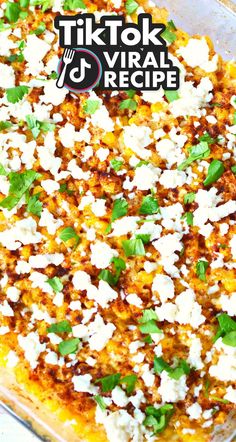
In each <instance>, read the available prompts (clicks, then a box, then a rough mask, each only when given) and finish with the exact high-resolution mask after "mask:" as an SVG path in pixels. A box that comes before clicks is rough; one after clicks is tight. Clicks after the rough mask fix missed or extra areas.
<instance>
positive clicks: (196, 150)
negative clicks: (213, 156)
mask: <svg viewBox="0 0 236 442" xmlns="http://www.w3.org/2000/svg"><path fill="white" fill-rule="evenodd" d="M210 153H211V151H210V149H209V145H208V143H207V142H206V141H201V142H200V143H199V144H196V146H192V147H190V149H189V157H188V158H187V160H185V161H183V163H181V164H180V165H179V166H178V170H184V169H186V167H188V166H189V165H190V164H192V163H193V162H194V161H196V160H201V159H203V158H207V157H208V156H209V155H210Z"/></svg>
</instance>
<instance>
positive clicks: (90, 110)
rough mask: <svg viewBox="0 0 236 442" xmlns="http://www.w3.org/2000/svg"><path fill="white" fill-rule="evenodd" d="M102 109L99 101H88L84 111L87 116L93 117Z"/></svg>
mask: <svg viewBox="0 0 236 442" xmlns="http://www.w3.org/2000/svg"><path fill="white" fill-rule="evenodd" d="M99 107H100V102H99V101H98V100H87V101H86V104H85V105H84V107H83V109H84V112H85V113H86V114H90V115H93V114H94V113H95V112H96V110H98V109H99Z"/></svg>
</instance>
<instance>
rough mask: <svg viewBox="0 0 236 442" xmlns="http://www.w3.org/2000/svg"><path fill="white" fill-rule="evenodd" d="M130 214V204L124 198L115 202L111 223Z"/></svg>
mask: <svg viewBox="0 0 236 442" xmlns="http://www.w3.org/2000/svg"><path fill="white" fill-rule="evenodd" d="M127 212H128V203H127V201H126V200H125V199H124V198H119V199H117V200H115V202H114V205H113V209H112V215H111V221H112V222H113V221H115V220H116V219H118V218H121V217H122V216H124V215H126V214H127Z"/></svg>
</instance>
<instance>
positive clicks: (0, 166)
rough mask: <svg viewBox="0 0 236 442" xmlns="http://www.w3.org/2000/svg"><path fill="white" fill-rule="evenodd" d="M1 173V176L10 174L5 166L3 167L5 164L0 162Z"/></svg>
mask: <svg viewBox="0 0 236 442" xmlns="http://www.w3.org/2000/svg"><path fill="white" fill-rule="evenodd" d="M0 175H1V176H7V175H8V173H7V171H6V170H5V168H4V167H3V165H2V164H1V163H0Z"/></svg>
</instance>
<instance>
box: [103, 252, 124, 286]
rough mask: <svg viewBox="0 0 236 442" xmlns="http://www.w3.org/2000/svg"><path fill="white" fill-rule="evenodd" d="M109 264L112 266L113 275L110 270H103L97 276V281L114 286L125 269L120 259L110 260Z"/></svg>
mask: <svg viewBox="0 0 236 442" xmlns="http://www.w3.org/2000/svg"><path fill="white" fill-rule="evenodd" d="M111 262H112V263H113V264H114V267H115V271H116V273H115V275H113V274H112V273H111V272H110V270H108V269H103V270H101V272H100V273H99V275H98V278H99V279H102V280H103V281H106V282H107V283H108V284H109V285H116V284H117V282H118V281H119V277H120V274H121V272H122V270H125V269H126V264H125V261H124V260H123V259H121V258H116V257H114V258H112V260H111Z"/></svg>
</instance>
